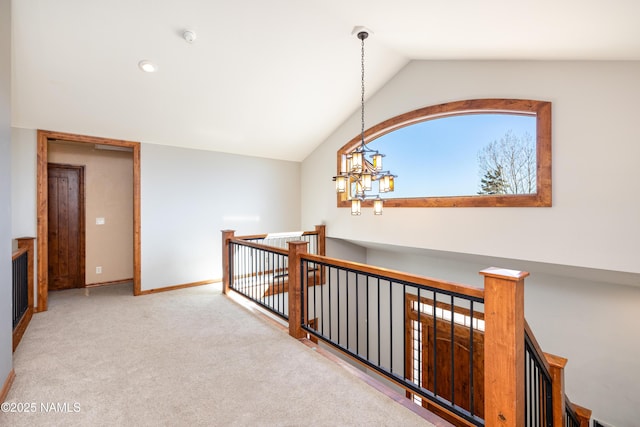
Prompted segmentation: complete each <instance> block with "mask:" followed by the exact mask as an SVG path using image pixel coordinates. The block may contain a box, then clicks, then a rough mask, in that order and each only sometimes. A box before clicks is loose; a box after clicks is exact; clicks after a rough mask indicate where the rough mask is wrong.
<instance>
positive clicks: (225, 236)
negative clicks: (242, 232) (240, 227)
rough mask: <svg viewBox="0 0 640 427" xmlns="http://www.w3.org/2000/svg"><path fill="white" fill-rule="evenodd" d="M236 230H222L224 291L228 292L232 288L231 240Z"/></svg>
mask: <svg viewBox="0 0 640 427" xmlns="http://www.w3.org/2000/svg"><path fill="white" fill-rule="evenodd" d="M235 233H236V232H235V230H222V293H223V294H226V293H227V292H229V289H230V286H231V284H230V277H229V265H230V263H231V262H233V260H231V254H230V252H229V240H230V239H233V237H234V236H235Z"/></svg>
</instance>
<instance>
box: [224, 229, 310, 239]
mask: <svg viewBox="0 0 640 427" xmlns="http://www.w3.org/2000/svg"><path fill="white" fill-rule="evenodd" d="M316 234H318V231H317V230H314V231H303V232H302V234H301V235H302V236H312V235H316ZM267 236H269V233H263V234H248V235H246V236H236V239H240V240H258V239H266V238H267Z"/></svg>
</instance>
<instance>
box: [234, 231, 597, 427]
mask: <svg viewBox="0 0 640 427" xmlns="http://www.w3.org/2000/svg"><path fill="white" fill-rule="evenodd" d="M316 231H317V232H318V233H319V235H320V233H322V235H323V236H324V227H322V231H319V230H318V228H316ZM249 237H255V236H249ZM247 240H249V239H247V238H246V236H245V237H244V238H236V237H234V232H233V231H223V239H222V242H223V269H224V272H223V291H224V292H225V293H229V292H231V291H232V290H233V283H234V281H236V280H237V278H239V277H244V278H251V279H252V280H254V277H258V276H266V277H268V276H269V273H273V271H270V270H269V269H264V268H262V269H261V268H258V269H257V270H254V271H253V272H251V271H249V272H247V271H238V270H237V268H238V265H237V263H236V262H235V261H234V259H233V257H234V256H235V255H234V254H235V253H236V249H234V247H237V245H240V246H243V247H247V248H252V249H256V250H265V251H275V252H277V253H278V254H280V255H282V256H285V252H284V249H281V248H278V249H275V248H273V247H268V246H266V245H261V244H259V243H252V242H248V241H247ZM322 242H323V245H324V238H322ZM287 246H288V249H287V251H286V258H287V261H286V277H287V289H286V292H287V294H288V298H287V304H286V307H287V316H286V319H287V321H288V324H289V334H290V335H291V336H292V337H294V338H297V339H305V338H309V339H314V340H320V341H322V342H323V343H325V344H327V345H329V346H331V347H333V348H335V349H337V350H338V351H340V352H342V353H344V354H345V355H347V356H348V357H349V358H351V359H352V360H354V361H356V362H357V363H360V364H362V365H363V366H365V367H367V368H368V369H370V370H372V371H375V372H376V373H378V374H379V375H381V376H382V377H383V378H385V379H386V380H389V381H391V382H393V383H395V384H396V385H398V386H400V387H401V388H404V389H405V391H406V393H407V397H410V398H412V399H413V400H414V401H416V402H417V403H420V404H422V405H423V406H425V407H427V408H428V409H429V410H431V411H432V412H435V413H437V414H439V415H440V416H442V417H443V418H445V419H447V420H448V421H450V422H452V423H453V424H455V425H459V426H482V425H486V426H491V427H493V426H500V427H503V426H513V427H522V426H527V427H537V426H545V427H548V426H556V427H560V426H572V427H573V426H580V427H587V426H588V425H589V419H590V415H591V414H590V411H589V410H587V409H585V408H582V407H580V406H577V405H574V404H572V403H571V402H570V401H569V399H567V398H566V396H565V393H564V365H565V364H566V359H563V358H560V357H557V356H553V355H550V354H547V353H544V352H542V350H541V349H540V346H539V345H538V343H537V341H536V339H535V336H534V335H533V333H532V332H531V330H530V328H529V327H528V325H527V323H526V321H525V319H524V280H525V278H526V277H527V276H528V273H526V272H520V271H513V270H505V269H499V268H493V267H492V268H488V269H485V270H483V271H481V272H480V274H481V275H483V276H484V288H483V289H482V288H475V287H472V286H467V285H463V284H457V283H451V282H447V281H443V280H437V279H432V278H427V277H423V276H417V275H412V274H407V273H404V272H399V271H394V270H388V269H383V268H377V267H372V266H369V265H365V264H359V263H353V262H348V261H344V260H339V259H334V258H329V257H326V256H324V246H323V250H322V254H311V253H307V246H308V242H304V241H289V242H288V243H287ZM254 265H255V264H254ZM264 273H267V274H264ZM272 276H274V275H273V274H272ZM270 280H272V281H273V278H271V279H270ZM243 294H244V295H245V296H248V297H249V298H251V296H250V295H246V292H244V293H243ZM258 295H260V294H258ZM261 298H262V299H263V298H264V294H262V295H261V296H260V297H259V298H258V300H260V299H261ZM283 301H284V300H283ZM394 301H395V302H394ZM258 303H260V304H262V305H263V306H264V303H263V300H261V301H258ZM340 319H342V320H340ZM460 319H461V320H460ZM376 322H377V323H376ZM381 322H382V323H385V322H387V323H386V324H385V325H384V326H383V325H382V323H381ZM411 325H415V326H414V329H411V328H412V326H411ZM416 328H417V329H416ZM382 330H384V331H385V332H384V333H382V334H381V331H382ZM372 331H373V332H372ZM443 331H444V332H443ZM429 334H432V335H429ZM429 337H431V338H429ZM413 341H416V342H417V343H418V344H417V345H415V346H414V347H410V346H409V344H411V345H414V344H413V343H412V342H413ZM443 343H444V344H443ZM465 343H466V344H465ZM467 344H468V345H467ZM461 346H462V347H464V346H467V347H470V348H469V349H468V350H467V351H466V356H464V355H463V354H462V353H461V352H460V351H459V350H458V348H460V347H461ZM383 348H384V350H382V349H383ZM416 348H418V349H419V351H417V352H416V350H415V349H416ZM383 352H384V353H383ZM478 352H479V353H478ZM425 354H428V357H427V356H424V355H425ZM423 356H424V357H423ZM526 357H531V358H532V359H531V360H534V359H536V360H538V362H535V363H537V365H536V366H537V367H536V368H535V369H538V370H539V371H540V372H542V371H544V372H546V373H547V374H548V375H547V377H548V378H549V381H550V383H549V387H548V388H545V389H544V392H543V388H542V387H540V386H539V384H532V383H531V381H530V380H527V374H528V371H527V370H528V369H531V366H533V365H528V364H527V363H529V362H526ZM427 359H432V360H433V363H432V364H431V365H429V363H428V362H427V361H426V360H427ZM412 364H413V365H412ZM416 365H418V366H419V367H418V368H417V369H414V368H415V366H416ZM455 366H458V367H457V368H454V367H455ZM460 366H461V367H462V368H460ZM438 371H439V372H440V374H439V376H438V373H437V372H438ZM535 372H536V373H537V372H538V371H535ZM536 375H537V374H536ZM531 378H542V377H540V376H538V377H535V376H534V377H531ZM535 381H538V380H535V379H534V382H535ZM461 383H464V384H462V385H460V384H461ZM546 390H549V392H550V394H549V395H547V392H546ZM478 402H480V403H478ZM526 402H532V403H526ZM478 405H480V406H479V407H478ZM527 405H529V406H527ZM576 422H577V424H576Z"/></svg>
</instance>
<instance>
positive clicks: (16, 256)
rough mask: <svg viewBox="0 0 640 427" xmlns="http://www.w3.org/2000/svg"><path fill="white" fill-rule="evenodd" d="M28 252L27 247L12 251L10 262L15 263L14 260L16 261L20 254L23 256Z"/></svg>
mask: <svg viewBox="0 0 640 427" xmlns="http://www.w3.org/2000/svg"><path fill="white" fill-rule="evenodd" d="M28 251H29V248H27V247H24V246H23V247H21V248H18V249H16V250H15V251H13V253H12V254H11V261H15V260H16V259H18V258H19V257H20V256H21V255H22V254H25V253H27V252H28Z"/></svg>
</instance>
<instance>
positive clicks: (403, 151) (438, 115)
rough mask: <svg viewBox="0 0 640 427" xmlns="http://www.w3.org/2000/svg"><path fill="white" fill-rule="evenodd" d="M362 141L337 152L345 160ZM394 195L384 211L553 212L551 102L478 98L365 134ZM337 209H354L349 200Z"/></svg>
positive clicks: (428, 110)
mask: <svg viewBox="0 0 640 427" xmlns="http://www.w3.org/2000/svg"><path fill="white" fill-rule="evenodd" d="M360 141H361V136H360V135H358V136H356V137H355V138H354V139H352V140H351V141H349V143H347V144H346V145H345V146H343V147H342V148H341V149H340V150H339V151H338V164H337V167H338V171H340V169H341V163H342V159H343V156H344V155H347V154H349V153H350V152H351V151H353V150H354V149H355V148H356V147H357V146H358V145H359V144H360ZM365 142H366V143H367V146H368V147H370V148H372V149H375V150H378V151H379V152H380V153H384V154H385V155H386V157H385V158H384V161H385V166H384V167H385V169H389V170H392V171H393V173H394V174H395V175H397V178H396V179H395V190H394V191H393V192H389V193H384V194H383V195H382V196H384V200H385V201H384V205H385V207H501V206H519V207H522V206H538V207H539V206H551V103H550V102H545V101H533V100H520V99H476V100H467V101H457V102H450V103H447V104H440V105H435V106H430V107H425V108H421V109H419V110H415V111H411V112H408V113H405V114H402V115H400V116H397V117H393V118H391V119H389V120H386V121H384V122H382V123H380V124H378V125H376V126H373V127H372V128H370V129H368V130H367V131H365ZM370 203H372V202H371V201H366V202H363V205H365V206H366V205H367V204H370ZM338 206H339V207H350V206H351V205H350V202H349V194H348V192H347V193H340V194H338Z"/></svg>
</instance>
